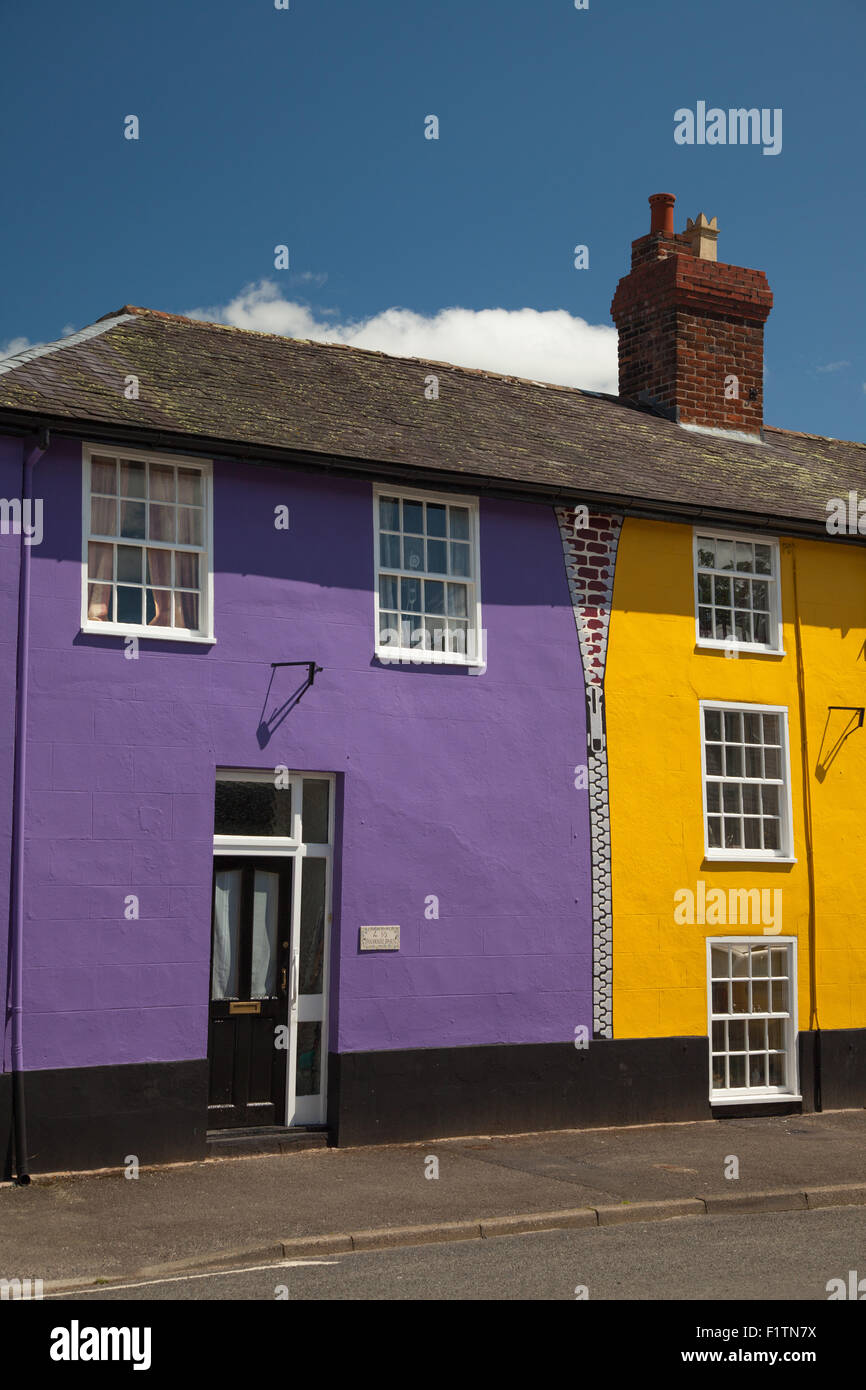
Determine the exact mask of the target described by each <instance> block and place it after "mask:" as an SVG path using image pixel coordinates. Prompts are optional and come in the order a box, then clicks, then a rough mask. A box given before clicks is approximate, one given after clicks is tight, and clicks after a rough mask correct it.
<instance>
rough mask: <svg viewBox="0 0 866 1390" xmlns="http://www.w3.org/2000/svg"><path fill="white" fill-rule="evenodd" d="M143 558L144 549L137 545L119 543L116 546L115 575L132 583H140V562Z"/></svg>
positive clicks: (141, 576)
mask: <svg viewBox="0 0 866 1390" xmlns="http://www.w3.org/2000/svg"><path fill="white" fill-rule="evenodd" d="M143 558H144V551H143V550H142V549H141V548H140V546H137V545H119V546H118V547H117V577H118V579H120V580H126V581H128V582H130V583H133V584H140V583H141V581H142V579H143V577H144V576H143V575H142V572H141V564H142V560H143Z"/></svg>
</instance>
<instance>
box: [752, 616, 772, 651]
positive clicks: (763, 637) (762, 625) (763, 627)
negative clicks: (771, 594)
mask: <svg viewBox="0 0 866 1390" xmlns="http://www.w3.org/2000/svg"><path fill="white" fill-rule="evenodd" d="M753 622H754V625H755V641H756V642H763V644H764V646H765V647H768V646H769V645H770V619H769V616H768V615H767V614H766V613H756V614H755V615H754V618H753Z"/></svg>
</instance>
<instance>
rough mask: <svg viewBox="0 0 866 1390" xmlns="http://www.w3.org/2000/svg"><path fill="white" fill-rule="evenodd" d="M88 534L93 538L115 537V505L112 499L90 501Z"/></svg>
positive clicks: (95, 498)
mask: <svg viewBox="0 0 866 1390" xmlns="http://www.w3.org/2000/svg"><path fill="white" fill-rule="evenodd" d="M90 533H91V535H93V536H116V535H117V503H116V502H115V500H114V498H113V497H92V498H91V499H90Z"/></svg>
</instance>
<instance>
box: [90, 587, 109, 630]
mask: <svg viewBox="0 0 866 1390" xmlns="http://www.w3.org/2000/svg"><path fill="white" fill-rule="evenodd" d="M113 602H114V590H113V589H112V587H111V585H110V584H89V585H88V588H87V617H88V621H89V622H92V623H110V622H113V621H114V618H113V613H112V607H113Z"/></svg>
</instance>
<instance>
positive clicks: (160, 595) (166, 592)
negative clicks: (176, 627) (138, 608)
mask: <svg viewBox="0 0 866 1390" xmlns="http://www.w3.org/2000/svg"><path fill="white" fill-rule="evenodd" d="M145 622H146V623H147V625H148V627H171V589H148V591H147V613H146V615H145Z"/></svg>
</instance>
